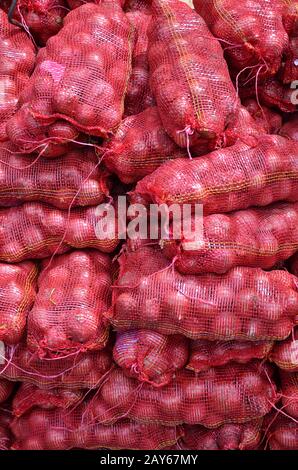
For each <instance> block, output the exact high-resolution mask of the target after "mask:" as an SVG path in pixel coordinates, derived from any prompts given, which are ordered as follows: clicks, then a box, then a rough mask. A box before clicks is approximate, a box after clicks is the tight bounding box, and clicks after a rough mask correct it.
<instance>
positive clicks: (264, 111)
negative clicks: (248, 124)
mask: <svg viewBox="0 0 298 470" xmlns="http://www.w3.org/2000/svg"><path fill="white" fill-rule="evenodd" d="M243 105H244V106H245V107H246V109H247V110H248V111H249V113H250V114H251V116H252V117H253V118H254V119H255V121H256V122H257V123H258V124H259V125H260V126H261V127H262V128H263V129H264V130H265V132H267V133H268V134H278V132H279V130H280V128H281V127H282V116H281V115H280V114H279V113H277V112H276V111H274V110H273V109H270V108H267V106H262V107H260V106H259V104H258V102H257V101H256V100H255V99H254V98H248V99H247V100H244V101H243Z"/></svg>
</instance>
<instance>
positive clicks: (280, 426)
mask: <svg viewBox="0 0 298 470" xmlns="http://www.w3.org/2000/svg"><path fill="white" fill-rule="evenodd" d="M271 421H273V422H272V425H271V426H270V429H269V431H268V435H267V440H268V445H269V449H270V450H297V449H298V424H297V422H295V421H293V420H292V419H289V418H286V417H285V416H282V415H278V416H277V417H276V418H275V419H274V418H271Z"/></svg>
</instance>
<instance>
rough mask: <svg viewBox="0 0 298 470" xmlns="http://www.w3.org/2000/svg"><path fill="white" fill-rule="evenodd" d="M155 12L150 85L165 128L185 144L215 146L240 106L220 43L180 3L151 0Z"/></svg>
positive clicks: (187, 8)
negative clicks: (204, 143)
mask: <svg viewBox="0 0 298 470" xmlns="http://www.w3.org/2000/svg"><path fill="white" fill-rule="evenodd" d="M152 13H153V16H152V22H151V25H150V28H149V31H148V36H149V49H148V58H149V65H150V74H151V76H150V86H151V90H152V92H153V95H154V97H155V99H156V102H157V106H158V109H159V112H160V117H161V120H162V122H163V125H164V128H165V130H166V131H167V133H168V134H169V135H170V136H171V137H172V139H173V140H174V141H175V142H176V143H177V144H178V145H179V146H181V147H188V146H189V145H190V146H193V145H196V144H199V143H200V141H201V139H202V140H203V141H206V142H207V144H209V145H210V142H211V143H212V145H213V148H215V146H216V144H217V142H218V140H219V139H220V138H221V137H222V136H223V135H224V131H225V128H226V126H227V124H228V123H229V121H230V119H231V118H232V117H233V114H234V113H235V111H236V110H237V107H238V105H239V102H238V98H237V95H236V91H235V89H234V86H233V84H232V81H231V79H230V76H229V71H228V67H227V64H226V62H225V60H224V58H223V52H222V49H221V47H220V44H219V42H218V41H217V40H216V39H215V38H214V37H213V36H212V34H211V33H210V31H209V30H208V28H207V25H206V24H205V22H204V20H203V19H202V18H201V17H200V16H199V15H197V14H196V13H195V11H194V10H192V9H191V8H190V7H189V6H188V5H186V4H184V3H182V2H177V1H176V0H153V1H152ZM161 77H162V80H161ZM207 148H208V147H207Z"/></svg>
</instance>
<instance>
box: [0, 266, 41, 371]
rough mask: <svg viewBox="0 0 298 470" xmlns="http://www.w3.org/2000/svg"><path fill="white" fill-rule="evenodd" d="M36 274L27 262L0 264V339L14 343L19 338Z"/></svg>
mask: <svg viewBox="0 0 298 470" xmlns="http://www.w3.org/2000/svg"><path fill="white" fill-rule="evenodd" d="M37 273H38V269H37V266H36V265H35V264H34V263H32V262H31V261H24V262H23V263H19V264H14V265H13V264H6V263H0V341H3V342H4V343H7V344H10V345H15V344H17V343H19V341H20V340H21V339H22V337H23V335H24V333H25V328H26V322H27V316H28V313H29V311H30V309H31V307H32V305H33V302H34V300H35V296H36V279H37ZM2 359H4V358H1V357H0V362H1V363H3V362H2Z"/></svg>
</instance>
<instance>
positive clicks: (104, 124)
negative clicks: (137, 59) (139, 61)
mask: <svg viewBox="0 0 298 470" xmlns="http://www.w3.org/2000/svg"><path fill="white" fill-rule="evenodd" d="M132 43H133V26H131V25H130V24H129V22H128V19H127V18H126V16H125V14H124V13H123V11H122V10H121V8H120V7H119V5H117V3H115V2H106V3H105V4H104V5H102V6H100V5H93V4H86V5H83V6H81V7H79V8H76V9H75V10H73V11H71V12H70V13H69V14H68V15H67V16H66V18H65V20H64V26H63V28H62V29H61V30H60V32H59V33H58V34H57V35H55V36H53V37H52V38H50V39H49V41H48V42H47V45H46V47H45V48H44V49H41V50H40V52H39V54H38V57H37V63H36V67H35V70H34V73H33V75H32V77H31V78H30V82H29V85H28V88H27V89H26V92H25V93H24V94H23V95H22V99H21V103H20V104H23V105H25V107H26V105H27V108H28V112H29V114H31V115H32V116H33V118H35V119H36V122H37V125H38V124H39V123H40V125H41V126H42V125H44V124H52V123H54V122H55V121H56V120H57V119H64V120H66V121H68V122H70V123H71V124H73V125H74V126H75V127H76V128H78V129H80V130H82V131H83V132H86V133H90V134H93V135H98V136H103V137H107V136H108V134H109V133H111V132H112V131H113V130H114V129H115V128H116V127H117V126H118V124H119V123H120V121H121V118H122V114H123V108H124V95H125V91H126V87H127V82H128V79H129V75H130V71H131V70H130V69H131V53H132ZM21 111H22V108H21ZM19 112H20V111H18V112H17V113H16V115H15V116H14V117H13V118H12V119H11V120H10V122H9V124H8V131H9V135H10V139H11V140H12V141H13V142H14V143H15V144H17V145H20V146H22V144H23V142H24V140H25V141H26V140H27V141H28V145H30V142H31V144H32V147H34V145H36V142H35V140H32V136H31V135H30V129H29V128H28V127H27V125H26V121H22V125H23V126H20V124H21V123H20V118H19ZM33 139H35V138H34V137H33Z"/></svg>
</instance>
